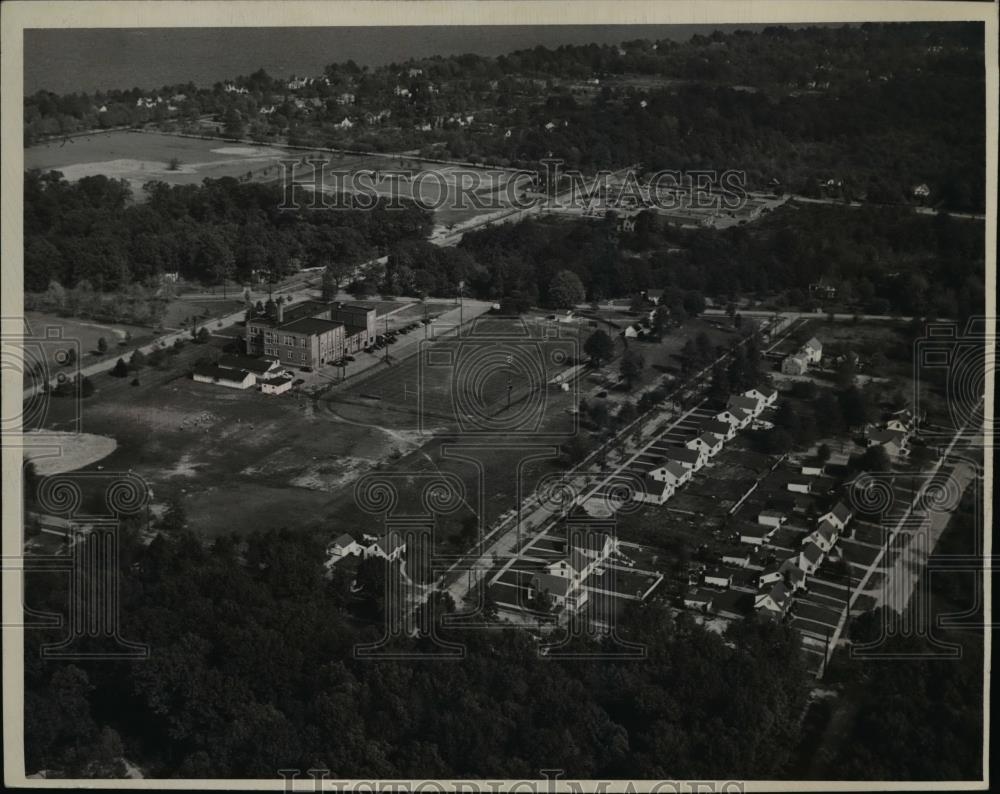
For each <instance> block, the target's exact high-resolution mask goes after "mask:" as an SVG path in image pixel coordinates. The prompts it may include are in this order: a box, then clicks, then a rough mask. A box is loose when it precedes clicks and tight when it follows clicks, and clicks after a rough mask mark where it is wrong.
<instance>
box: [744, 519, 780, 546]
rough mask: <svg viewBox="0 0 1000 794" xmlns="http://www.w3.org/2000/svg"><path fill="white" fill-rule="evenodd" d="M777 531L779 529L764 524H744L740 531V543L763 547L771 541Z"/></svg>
mask: <svg viewBox="0 0 1000 794" xmlns="http://www.w3.org/2000/svg"><path fill="white" fill-rule="evenodd" d="M775 529H777V527H768V526H764V525H763V524H744V525H743V527H742V528H741V529H740V543H748V544H750V545H751V546H763V545H764V544H765V543H766V542H767V541H769V540H770V539H771V536H772V535H773V534H774V531H775Z"/></svg>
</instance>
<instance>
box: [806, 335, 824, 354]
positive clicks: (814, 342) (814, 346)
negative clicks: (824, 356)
mask: <svg viewBox="0 0 1000 794" xmlns="http://www.w3.org/2000/svg"><path fill="white" fill-rule="evenodd" d="M802 349H803V350H815V351H817V352H820V353H821V352H823V343H822V342H820V341H819V340H818V339H817V338H816V337H815V336H814V337H813V338H812V339H810V340H809V341H808V342H806V343H805V344H804V345H802Z"/></svg>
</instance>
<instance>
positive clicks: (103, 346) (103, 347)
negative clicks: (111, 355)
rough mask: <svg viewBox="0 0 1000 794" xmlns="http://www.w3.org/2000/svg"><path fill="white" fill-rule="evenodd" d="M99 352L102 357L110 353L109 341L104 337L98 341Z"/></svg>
mask: <svg viewBox="0 0 1000 794" xmlns="http://www.w3.org/2000/svg"><path fill="white" fill-rule="evenodd" d="M97 352H98V353H100V354H101V355H103V354H105V353H107V352H108V340H107V339H105V338H104V337H103V336H102V337H101V338H100V339H98V340H97Z"/></svg>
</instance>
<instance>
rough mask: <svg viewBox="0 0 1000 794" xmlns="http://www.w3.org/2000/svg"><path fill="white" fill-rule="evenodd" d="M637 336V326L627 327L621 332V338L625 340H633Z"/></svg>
mask: <svg viewBox="0 0 1000 794" xmlns="http://www.w3.org/2000/svg"><path fill="white" fill-rule="evenodd" d="M638 335H639V326H637V325H628V326H626V327H625V330H624V331H622V336H624V337H625V338H626V339H635V338H636V337H637V336H638Z"/></svg>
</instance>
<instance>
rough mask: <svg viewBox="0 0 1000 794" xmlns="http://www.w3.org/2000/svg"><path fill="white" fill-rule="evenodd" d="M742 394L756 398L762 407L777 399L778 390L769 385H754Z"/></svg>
mask: <svg viewBox="0 0 1000 794" xmlns="http://www.w3.org/2000/svg"><path fill="white" fill-rule="evenodd" d="M743 396H744V397H749V398H751V399H753V400H756V401H757V402H758V403H760V404H761V405H762V406H763V408H770V407H771V406H772V405H774V404H775V403H776V402H777V400H778V390H777V389H774V388H771V387H770V386H754V387H753V388H752V389H748V390H747V391H745V392H743ZM763 408H762V409H761V410H763Z"/></svg>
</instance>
